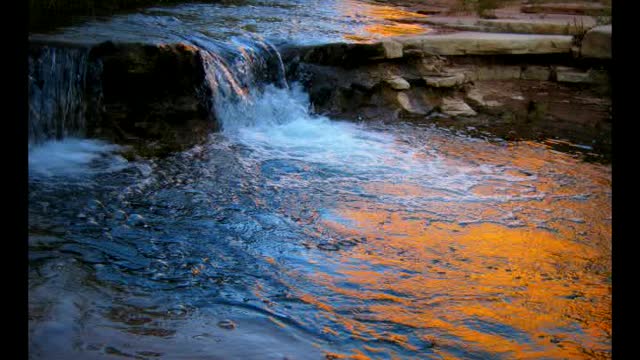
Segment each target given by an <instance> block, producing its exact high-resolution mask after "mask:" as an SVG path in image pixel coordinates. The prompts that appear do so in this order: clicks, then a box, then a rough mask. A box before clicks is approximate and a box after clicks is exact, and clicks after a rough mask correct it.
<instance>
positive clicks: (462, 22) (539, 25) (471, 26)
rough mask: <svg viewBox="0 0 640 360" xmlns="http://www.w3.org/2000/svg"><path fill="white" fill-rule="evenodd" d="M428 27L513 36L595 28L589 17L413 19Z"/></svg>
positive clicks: (577, 32) (571, 31)
mask: <svg viewBox="0 0 640 360" xmlns="http://www.w3.org/2000/svg"><path fill="white" fill-rule="evenodd" d="M414 22H420V23H425V24H430V25H437V26H442V27H447V28H451V29H457V30H463V31H475V32H497V33H513V34H541V35H576V34H579V33H580V32H581V31H582V30H583V29H584V28H587V29H589V28H592V27H594V26H596V20H595V19H594V18H593V17H590V16H565V17H563V18H550V19H547V18H545V19H477V18H469V17H428V18H426V19H414Z"/></svg>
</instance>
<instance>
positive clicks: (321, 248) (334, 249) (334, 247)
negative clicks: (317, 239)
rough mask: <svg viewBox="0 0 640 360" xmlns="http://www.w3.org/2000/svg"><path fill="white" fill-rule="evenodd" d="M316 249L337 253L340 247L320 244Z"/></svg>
mask: <svg viewBox="0 0 640 360" xmlns="http://www.w3.org/2000/svg"><path fill="white" fill-rule="evenodd" d="M317 247H318V249H320V250H325V251H338V250H340V247H339V246H338V245H336V244H332V243H320V244H318V245H317Z"/></svg>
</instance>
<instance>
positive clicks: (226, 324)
mask: <svg viewBox="0 0 640 360" xmlns="http://www.w3.org/2000/svg"><path fill="white" fill-rule="evenodd" d="M218 326H219V327H221V328H223V329H227V330H234V329H235V328H236V323H234V322H233V321H231V320H229V319H226V320H221V321H219V322H218Z"/></svg>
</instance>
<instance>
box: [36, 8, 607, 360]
mask: <svg viewBox="0 0 640 360" xmlns="http://www.w3.org/2000/svg"><path fill="white" fill-rule="evenodd" d="M198 9H199V8H198ZM178 35H179V36H178ZM172 36H173V38H179V39H180V40H181V41H184V42H185V43H189V44H191V45H193V46H197V47H198V48H199V49H200V51H201V52H202V57H203V59H204V61H205V66H206V69H207V73H206V79H205V81H206V84H205V85H207V86H210V87H211V90H212V99H211V103H212V111H213V112H214V113H215V116H216V118H217V119H218V121H219V122H220V123H221V126H222V131H221V132H219V133H214V134H211V138H210V141H209V142H208V143H207V144H204V145H200V146H196V147H194V148H192V149H190V150H188V151H184V152H179V153H175V154H173V155H171V156H168V157H166V158H163V159H146V160H136V161H129V162H127V161H125V160H124V159H122V158H118V157H117V155H116V154H114V153H117V151H118V150H117V148H116V147H114V146H113V145H110V144H105V143H99V144H98V143H94V142H92V141H93V140H88V139H83V140H79V139H74V138H63V139H62V141H49V142H44V143H40V144H39V145H38V146H34V147H33V148H32V149H31V151H30V154H29V157H30V158H29V161H30V171H31V170H33V171H31V172H32V173H33V176H32V177H30V180H29V256H30V260H29V267H30V269H29V285H30V294H29V314H30V323H29V332H30V340H29V341H30V350H31V352H32V354H33V357H34V358H108V357H111V356H122V357H134V358H141V359H157V358H168V359H170V358H189V359H218V358H220V359H278V360H281V359H283V358H295V359H326V358H341V357H343V358H349V357H351V358H362V359H365V358H374V359H392V358H406V359H411V358H420V359H442V358H459V359H469V358H496V359H498V358H515V357H523V358H525V357H526V358H567V357H581V356H583V355H584V357H593V358H607V356H608V355H610V344H611V338H610V332H609V330H610V315H611V312H610V307H609V304H610V300H611V291H610V281H611V279H610V273H609V271H610V263H609V261H610V256H609V255H608V254H610V248H609V247H608V246H609V244H610V231H611V208H610V206H611V192H610V173H609V171H610V169H609V168H607V167H606V166H602V165H597V164H588V163H584V162H580V161H579V160H577V159H575V158H573V157H571V156H569V155H567V154H559V153H555V152H551V151H549V150H548V149H547V148H545V147H544V146H542V145H540V144H536V143H509V142H505V141H497V142H487V141H485V140H482V139H475V138H470V137H467V136H462V135H458V134H455V133H452V132H449V131H446V130H442V129H437V128H432V127H427V126H421V125H419V124H418V125H416V124H407V123H394V124H383V123H353V122H344V121H339V120H337V119H329V118H327V117H324V116H320V115H317V114H314V113H313V112H312V111H310V106H309V105H310V104H309V99H308V95H307V94H306V93H305V92H304V90H303V89H302V88H301V87H300V86H299V85H298V84H296V83H294V82H292V83H291V84H288V83H287V82H286V79H285V76H284V69H283V66H282V61H281V59H280V58H279V54H278V53H277V51H275V49H274V47H272V46H270V45H269V42H267V41H265V40H264V39H262V38H260V37H258V36H256V37H250V36H244V37H239V36H235V37H231V38H225V39H212V38H210V37H207V36H205V35H204V33H196V32H195V31H193V32H192V33H190V34H188V35H185V34H172ZM47 56H49V55H47ZM68 56H70V55H68ZM56 59H57V60H56V62H55V64H57V65H56V66H59V68H58V69H59V71H63V70H64V69H67V70H64V71H68V73H69V74H70V73H72V71H71V70H68V69H79V67H78V66H76V65H78V64H80V61H79V60H78V59H80V58H77V59H76V58H73V59H76V60H73V59H71V58H69V62H67V63H66V64H67V65H66V66H61V65H60V62H59V59H60V58H59V54H57V56H56ZM72 60H73V61H72ZM48 61H50V63H51V64H54V62H53V60H48ZM71 63H73V64H75V65H74V66H75V67H74V66H71ZM33 69H36V67H34V68H33ZM49 69H52V68H49ZM34 71H35V70H34ZM38 71H40V72H42V71H43V70H42V69H40V70H38ZM64 71H63V72H64ZM74 71H75V70H74ZM51 77H52V78H56V77H59V78H60V79H61V80H60V82H61V83H60V84H58V85H57V86H59V89H63V88H64V89H67V90H66V92H63V91H61V90H55V91H54V90H47V91H48V92H47V93H46V94H51V95H47V96H50V98H49V100H47V101H53V100H55V101H61V104H69V105H68V106H62V105H56V106H52V105H47V106H49V107H48V108H46V109H54V110H50V111H55V112H57V113H55V114H57V115H55V116H54V114H47V115H46V116H45V115H44V114H43V115H42V116H41V117H40V118H39V119H48V120H46V121H44V122H39V123H51V124H55V123H56V121H67V120H65V119H71V118H68V117H67V118H65V117H60V116H61V114H68V113H73V114H79V113H80V112H78V111H75V110H74V111H71V110H69V109H76V108H81V106H80V107H78V106H79V105H78V104H79V103H78V101H80V100H81V99H82V92H81V91H80V89H81V82H74V81H71V79H76V80H77V79H78V77H77V76H76V77H75V78H74V77H73V76H68V75H63V74H55V75H53V74H51ZM35 78H36V77H34V79H35ZM40 78H42V76H40ZM50 86H52V84H50ZM52 89H53V88H52ZM69 89H70V90H69ZM36 95H37V96H36V97H34V98H33V99H31V100H34V99H35V100H37V104H44V103H47V104H50V103H48V102H46V101H44V100H42V99H43V98H42V96H44V95H45V93H44V92H39V93H37V94H36ZM63 95H64V96H63ZM71 95H73V96H78V97H77V98H75V99H74V100H69V99H70V96H71ZM38 96H40V97H38ZM51 99H53V100H51ZM37 104H36V105H37ZM70 104H75V105H73V106H71V105H70ZM37 106H41V109H42V110H43V111H44V110H45V107H44V106H43V105H37ZM66 116H68V115H66ZM73 119H77V118H73ZM30 121H31V120H30ZM72 123H73V124H80V123H81V122H80V121H79V120H74V122H72ZM64 124H65V125H64V129H66V130H65V131H60V132H59V135H58V133H57V132H53V131H49V130H47V131H44V130H39V132H40V133H43V134H45V133H46V134H49V135H46V136H45V135H42V136H40V137H38V138H42V139H45V138H56V137H58V138H59V137H64V136H65V135H67V136H68V135H70V134H79V133H81V132H75V130H73V131H72V130H71V129H80V128H81V126H80V125H69V123H68V122H65V123H64ZM56 126H58V125H56ZM58 127H59V128H62V126H58ZM45 128H46V129H53V128H55V126H52V125H47V127H39V128H38V129H45ZM54 134H55V136H54ZM36 170H38V171H36ZM71 170H73V171H71ZM51 175H56V176H51Z"/></svg>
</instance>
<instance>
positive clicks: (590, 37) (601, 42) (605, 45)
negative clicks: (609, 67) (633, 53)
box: [580, 25, 611, 59]
mask: <svg viewBox="0 0 640 360" xmlns="http://www.w3.org/2000/svg"><path fill="white" fill-rule="evenodd" d="M580 54H581V55H582V56H583V57H587V58H598V59H611V25H605V26H597V27H595V28H593V29H591V30H589V32H587V33H586V34H585V36H584V39H582V47H581V49H580Z"/></svg>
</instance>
